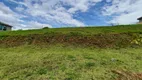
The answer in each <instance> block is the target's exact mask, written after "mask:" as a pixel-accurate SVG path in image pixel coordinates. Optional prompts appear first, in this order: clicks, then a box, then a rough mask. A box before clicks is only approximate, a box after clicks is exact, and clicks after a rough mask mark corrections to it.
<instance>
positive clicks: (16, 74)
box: [0, 25, 142, 80]
mask: <svg viewBox="0 0 142 80" xmlns="http://www.w3.org/2000/svg"><path fill="white" fill-rule="evenodd" d="M50 32H51V34H52V33H53V32H54V33H56V32H59V33H63V34H68V33H70V32H77V33H82V34H83V35H94V34H98V33H123V32H125V33H127V32H138V33H139V32H142V26H141V25H131V26H116V27H107V28H105V27H99V28H92V27H91V28H59V29H41V30H27V31H10V32H0V36H1V38H2V39H3V37H2V36H16V37H17V36H21V35H24V36H26V35H29V34H47V35H48V33H50ZM53 35H54V34H53ZM16 37H13V38H16ZM124 37H125V36H124ZM6 41H7V40H6ZM14 41H15V39H14ZM141 54H142V48H141V47H139V48H136V49H134V48H125V49H124V48H123V49H118V50H116V49H95V48H90V47H86V48H83V47H75V46H61V45H52V46H45V47H39V46H38V47H37V46H35V45H34V46H32V45H31V46H28V45H25V46H19V47H11V48H2V47H0V80H48V79H50V80H93V79H94V80H114V78H115V77H116V76H117V75H115V74H114V73H112V72H111V70H113V69H116V70H123V69H124V70H126V71H131V72H136V73H141V72H142V56H141Z"/></svg>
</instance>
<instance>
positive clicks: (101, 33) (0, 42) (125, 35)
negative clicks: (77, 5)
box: [0, 25, 142, 48]
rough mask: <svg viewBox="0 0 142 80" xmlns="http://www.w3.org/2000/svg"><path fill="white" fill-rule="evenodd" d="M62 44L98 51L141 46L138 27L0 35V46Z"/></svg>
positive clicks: (27, 31)
mask: <svg viewBox="0 0 142 80" xmlns="http://www.w3.org/2000/svg"><path fill="white" fill-rule="evenodd" d="M25 44H28V45H33V44H34V45H49V44H65V45H79V46H93V47H99V48H119V47H120V48H121V47H131V46H137V45H138V46H141V44H142V26H141V25H125V26H124V25H120V26H114V27H80V28H52V29H39V30H25V31H10V32H0V46H20V45H25Z"/></svg>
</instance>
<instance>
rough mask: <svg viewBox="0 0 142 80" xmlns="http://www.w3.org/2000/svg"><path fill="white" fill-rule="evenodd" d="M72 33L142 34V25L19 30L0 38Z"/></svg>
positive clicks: (2, 34)
mask: <svg viewBox="0 0 142 80" xmlns="http://www.w3.org/2000/svg"><path fill="white" fill-rule="evenodd" d="M70 32H77V33H81V34H83V35H94V34H99V33H101V34H103V33H127V32H142V25H119V26H112V27H110V26H107V27H106V26H104V27H91V26H90V27H76V28H52V29H48V28H47V29H46V28H45V29H38V30H25V31H24V30H23V31H22V30H19V31H8V32H0V36H7V35H9V36H15V35H29V34H48V33H58V34H61V33H62V34H68V33H70Z"/></svg>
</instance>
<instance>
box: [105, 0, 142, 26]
mask: <svg viewBox="0 0 142 80" xmlns="http://www.w3.org/2000/svg"><path fill="white" fill-rule="evenodd" d="M111 1H112V5H107V6H105V7H104V10H105V11H104V12H103V15H105V16H113V15H115V16H114V17H113V19H112V20H111V21H109V23H119V24H134V23H136V22H138V21H137V18H138V17H141V16H142V9H141V8H142V0H111Z"/></svg>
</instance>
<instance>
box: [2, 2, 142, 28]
mask: <svg viewBox="0 0 142 80" xmlns="http://www.w3.org/2000/svg"><path fill="white" fill-rule="evenodd" d="M141 16H142V0H0V21H1V22H5V23H8V24H10V25H12V26H14V27H13V30H18V29H39V28H43V27H44V26H48V27H51V28H57V27H66V26H70V27H71V26H92V25H94V26H104V25H110V24H111V23H117V24H134V23H136V22H138V21H137V18H138V17H141Z"/></svg>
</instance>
